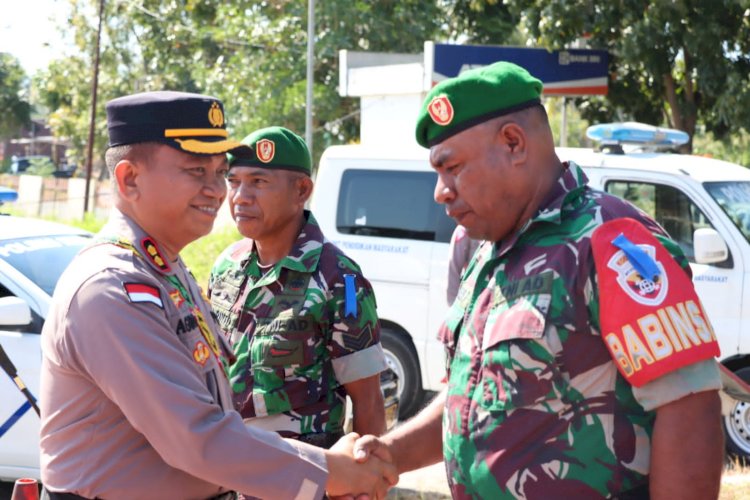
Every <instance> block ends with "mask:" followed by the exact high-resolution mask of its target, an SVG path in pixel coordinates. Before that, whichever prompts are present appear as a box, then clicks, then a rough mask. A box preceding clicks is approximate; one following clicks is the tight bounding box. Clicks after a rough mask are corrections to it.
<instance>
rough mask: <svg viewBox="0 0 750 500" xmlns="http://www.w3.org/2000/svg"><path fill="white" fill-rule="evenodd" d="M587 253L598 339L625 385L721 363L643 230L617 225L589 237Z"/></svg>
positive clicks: (686, 287) (703, 320)
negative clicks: (594, 281)
mask: <svg viewBox="0 0 750 500" xmlns="http://www.w3.org/2000/svg"><path fill="white" fill-rule="evenodd" d="M591 245H592V250H593V253H594V261H595V263H596V272H597V275H598V284H599V311H600V313H599V323H600V326H601V331H602V338H603V339H604V342H605V344H606V346H607V348H608V349H609V351H610V354H611V355H612V358H613V359H614V360H615V364H616V365H617V368H618V370H619V371H620V373H621V374H622V375H623V377H625V378H626V379H627V380H628V381H629V382H630V383H631V384H633V385H634V386H636V387H640V386H642V385H644V384H646V383H648V382H650V381H652V380H654V379H656V378H658V377H660V376H662V375H664V374H666V373H669V372H671V371H674V370H677V369H678V368H681V367H683V366H687V365H690V364H693V363H696V362H698V361H702V360H705V359H710V358H712V357H714V356H718V355H719V344H718V342H717V340H716V334H715V333H714V331H713V328H712V327H711V323H710V322H709V321H708V316H707V315H706V312H705V311H704V309H703V306H702V304H701V302H700V300H699V299H698V295H697V294H696V293H695V289H694V287H693V283H692V281H691V280H690V278H689V276H688V275H687V273H686V272H685V271H684V269H682V268H681V267H680V266H679V265H678V264H677V262H676V261H675V260H674V259H673V258H672V256H671V255H670V253H669V252H668V251H667V249H666V248H664V247H663V246H662V245H661V243H659V241H658V240H657V239H656V237H655V236H654V235H653V234H651V233H650V232H649V231H648V230H647V229H646V228H645V227H643V226H642V225H641V224H640V223H639V222H638V221H636V220H634V219H629V218H624V219H616V220H613V221H610V222H607V223H605V224H603V225H602V226H600V227H599V228H597V229H596V231H594V234H593V235H592V237H591Z"/></svg>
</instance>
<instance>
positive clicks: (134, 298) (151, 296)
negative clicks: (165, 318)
mask: <svg viewBox="0 0 750 500" xmlns="http://www.w3.org/2000/svg"><path fill="white" fill-rule="evenodd" d="M123 287H125V293H127V294H128V298H129V299H130V302H132V303H134V304H136V303H144V302H146V303H151V304H154V305H156V306H158V307H160V308H162V309H164V303H163V302H162V301H161V295H160V294H159V289H158V288H156V287H155V286H151V285H146V284H144V283H123Z"/></svg>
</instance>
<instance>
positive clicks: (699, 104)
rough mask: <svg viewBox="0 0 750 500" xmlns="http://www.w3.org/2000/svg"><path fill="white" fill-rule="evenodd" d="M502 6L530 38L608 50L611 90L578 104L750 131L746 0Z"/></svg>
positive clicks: (493, 0) (594, 112) (601, 115)
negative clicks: (519, 23)
mask: <svg viewBox="0 0 750 500" xmlns="http://www.w3.org/2000/svg"><path fill="white" fill-rule="evenodd" d="M450 3H461V2H458V1H454V2H450ZM468 3H469V4H471V5H472V6H473V7H474V9H479V10H481V9H482V8H484V9H487V8H490V7H493V8H498V7H497V4H498V3H500V2H498V0H471V1H470V2H468ZM502 5H506V6H507V10H508V16H510V18H513V16H516V17H520V19H521V26H522V28H523V30H524V32H525V34H526V40H527V45H530V46H541V47H546V48H548V49H563V48H566V47H569V46H570V45H571V44H576V43H579V42H580V41H581V40H584V45H587V46H589V47H592V48H597V49H607V50H608V51H609V52H610V56H611V57H610V73H611V78H610V92H609V95H608V96H607V98H606V99H600V98H592V99H585V102H584V103H581V105H580V109H581V111H582V113H583V115H584V117H585V118H587V119H589V120H591V121H592V122H594V121H611V120H613V119H620V120H623V119H631V120H632V119H635V120H638V121H645V122H647V123H652V124H655V125H662V124H665V123H666V124H668V125H670V126H673V127H676V128H679V129H682V130H685V131H686V132H688V133H689V134H690V135H691V136H692V135H693V134H694V132H695V130H696V126H697V124H698V121H699V120H701V121H703V123H704V124H705V126H706V128H707V129H708V130H709V131H711V132H713V133H714V134H716V136H717V137H719V138H721V137H724V136H726V135H727V134H728V133H730V132H734V131H737V130H740V129H744V130H745V131H750V2H748V0H674V1H648V0H623V1H619V2H592V1H591V0H516V1H509V2H502ZM478 26H479V27H481V25H478ZM490 28H491V27H490ZM488 29H489V28H488ZM486 33H487V34H491V33H492V32H491V31H487V32H486ZM477 38H480V39H481V34H479V35H478V36H477Z"/></svg>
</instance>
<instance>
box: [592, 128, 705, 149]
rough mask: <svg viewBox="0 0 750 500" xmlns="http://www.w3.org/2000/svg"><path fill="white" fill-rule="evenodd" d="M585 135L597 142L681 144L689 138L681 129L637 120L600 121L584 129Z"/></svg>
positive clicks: (653, 144) (654, 144)
mask: <svg viewBox="0 0 750 500" xmlns="http://www.w3.org/2000/svg"><path fill="white" fill-rule="evenodd" d="M586 137H588V138H589V139H591V140H594V141H598V142H608V143H621V144H643V145H651V146H665V147H666V146H681V145H683V144H685V143H686V142H688V141H689V140H690V136H689V135H688V134H687V133H685V132H683V131H682V130H675V129H672V128H660V127H654V126H653V125H646V124H645V123H638V122H621V123H602V124H600V125H592V126H590V127H589V128H587V129H586Z"/></svg>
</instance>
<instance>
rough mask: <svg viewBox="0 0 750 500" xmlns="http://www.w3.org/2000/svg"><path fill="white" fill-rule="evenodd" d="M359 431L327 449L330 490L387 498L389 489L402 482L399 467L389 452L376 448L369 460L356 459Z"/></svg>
mask: <svg viewBox="0 0 750 500" xmlns="http://www.w3.org/2000/svg"><path fill="white" fill-rule="evenodd" d="M357 438H359V435H358V434H356V433H351V434H347V435H346V436H344V437H342V438H341V439H339V441H338V442H337V443H336V444H335V445H333V447H331V449H330V450H328V451H326V460H327V462H328V482H327V483H326V491H327V492H328V494H329V495H331V496H337V495H349V494H354V495H362V494H364V495H368V496H369V497H370V498H372V499H380V498H385V496H386V494H387V493H388V490H389V489H390V488H391V487H392V486H394V485H395V484H396V483H398V474H396V468H395V467H394V466H393V464H392V463H391V457H390V455H389V454H386V453H375V452H374V451H373V453H372V456H371V457H370V458H369V460H360V461H355V460H354V443H355V441H356V440H357Z"/></svg>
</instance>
